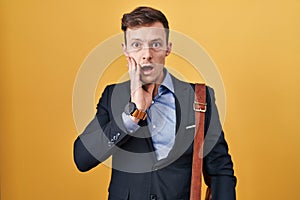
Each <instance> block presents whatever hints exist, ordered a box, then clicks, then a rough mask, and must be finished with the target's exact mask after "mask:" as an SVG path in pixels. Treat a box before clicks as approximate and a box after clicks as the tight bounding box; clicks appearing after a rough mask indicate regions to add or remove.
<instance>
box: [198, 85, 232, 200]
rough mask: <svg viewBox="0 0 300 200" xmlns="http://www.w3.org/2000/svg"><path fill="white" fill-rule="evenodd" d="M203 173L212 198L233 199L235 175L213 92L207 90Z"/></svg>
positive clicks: (217, 199) (209, 89)
mask: <svg viewBox="0 0 300 200" xmlns="http://www.w3.org/2000/svg"><path fill="white" fill-rule="evenodd" d="M207 104H208V109H207V113H206V118H205V141H204V159H203V173H204V177H205V182H206V184H207V185H208V186H209V187H211V189H212V199H213V200H235V199H236V194H235V186H236V177H235V176H234V170H233V163H232V160H231V156H230V154H229V153H228V145H227V142H226V140H225V137H224V132H223V130H222V126H221V123H220V120H219V115H218V111H217V107H216V104H215V98H214V92H213V90H212V89H211V88H208V90H207Z"/></svg>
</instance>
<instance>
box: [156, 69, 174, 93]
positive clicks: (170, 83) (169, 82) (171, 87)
mask: <svg viewBox="0 0 300 200" xmlns="http://www.w3.org/2000/svg"><path fill="white" fill-rule="evenodd" d="M164 72H165V74H166V75H165V78H164V80H163V82H162V83H161V85H160V86H159V87H161V86H164V87H166V88H167V89H168V90H169V91H171V92H172V93H173V94H174V85H173V81H172V78H171V75H170V74H169V72H168V70H167V69H166V68H164Z"/></svg>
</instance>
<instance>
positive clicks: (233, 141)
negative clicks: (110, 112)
mask: <svg viewBox="0 0 300 200" xmlns="http://www.w3.org/2000/svg"><path fill="white" fill-rule="evenodd" d="M138 5H151V6H153V7H156V8H159V9H161V10H162V11H163V12H164V13H165V14H166V16H167V17H168V19H169V21H170V27H171V28H172V29H174V30H176V31H180V32H182V33H184V34H186V35H188V36H190V37H191V38H193V39H194V40H196V41H197V42H198V43H200V44H201V45H202V46H203V47H204V48H205V49H206V50H207V52H208V53H209V54H210V56H211V57H212V58H213V60H214V61H215V63H216V64H217V66H218V68H219V71H220V74H221V76H222V78H223V82H224V85H225V88H226V96H227V101H226V110H227V113H226V120H225V124H224V129H225V131H226V138H227V141H228V143H229V145H230V153H231V154H232V156H233V161H234V164H235V172H236V176H237V177H238V185H237V195H238V199H243V200H253V199H255V200H257V199H272V200H273V199H297V197H298V196H299V191H298V190H299V185H300V174H299V171H298V170H299V168H300V156H299V154H300V151H299V140H300V136H299V129H300V126H299V124H300V121H299V111H300V105H299V97H300V89H299V73H300V69H299V67H300V65H299V64H300V55H299V53H300V39H299V35H300V20H299V19H300V12H299V11H300V1H298V0H286V1H283V0H281V1H278V0H272V1H271V0H265V1H258V0H253V1H246V0H229V1H221V0H213V1H204V0H190V1H175V0H163V1H158V0H152V1H138V0H131V1H125V0H115V1H104V0H103V1H100V0H98V1H96V0H88V1H71V0H65V1H58V0H51V1H50V0H48V1H38V0H26V1H21V0H19V1H17V0H1V2H0V22H1V35H0V44H1V47H0V48H1V54H0V55H1V57H0V58H1V60H0V64H1V69H0V88H1V104H0V108H1V129H0V132H1V140H0V141H1V146H0V150H1V200H40V199H43V200H54V199H55V200H68V199H70V200H71V199H72V200H77V199H78V200H79V199H80V200H81V199H88V200H96V199H97V200H98V199H105V197H106V196H107V185H108V181H109V173H110V170H109V169H108V168H107V167H105V166H103V165H100V166H98V167H97V168H95V169H93V170H91V171H90V172H88V173H79V172H78V171H77V169H76V168H75V165H74V163H73V160H72V148H73V141H74V139H75V138H76V136H77V135H78V133H77V131H76V128H75V123H74V121H73V114H72V90H73V84H74V81H75V78H76V73H77V71H78V70H79V68H80V65H81V63H82V62H83V60H84V59H85V57H86V56H87V55H88V54H89V52H90V51H91V50H92V49H93V48H94V47H95V46H96V45H98V44H99V43H100V42H102V41H104V40H105V39H107V38H109V37H110V36H112V35H114V34H117V33H120V18H121V16H122V14H123V13H124V12H128V11H131V10H132V9H133V8H135V7H136V6H138ZM170 59H171V60H170V61H169V62H170V64H172V62H174V64H175V61H176V58H175V57H173V58H170ZM118 62H119V61H116V63H118ZM120 62H121V63H123V64H124V63H125V62H124V61H120ZM125 69H126V68H125ZM122 70H124V67H123V69H122ZM182 70H184V68H183V69H182ZM100 92H101V91H98V94H99V93H100ZM217 95H218V94H217ZM98 97H99V96H98ZM95 101H96V100H95ZM93 103H94V102H93ZM90 117H92V116H90Z"/></svg>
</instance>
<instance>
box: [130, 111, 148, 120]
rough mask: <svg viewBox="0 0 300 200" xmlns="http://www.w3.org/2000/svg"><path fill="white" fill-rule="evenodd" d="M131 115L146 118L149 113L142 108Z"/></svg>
mask: <svg viewBox="0 0 300 200" xmlns="http://www.w3.org/2000/svg"><path fill="white" fill-rule="evenodd" d="M131 116H133V117H135V118H137V119H141V120H145V119H146V118H147V113H146V112H144V111H142V110H138V109H135V111H134V112H133V113H132V114H131Z"/></svg>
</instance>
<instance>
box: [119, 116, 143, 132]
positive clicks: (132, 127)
mask: <svg viewBox="0 0 300 200" xmlns="http://www.w3.org/2000/svg"><path fill="white" fill-rule="evenodd" d="M122 119H123V123H124V126H125V128H126V130H127V131H128V132H129V133H133V132H135V131H137V130H138V129H139V128H140V126H139V125H138V124H136V123H134V122H133V121H132V119H131V118H130V116H129V115H126V114H125V113H124V112H123V113H122Z"/></svg>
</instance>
